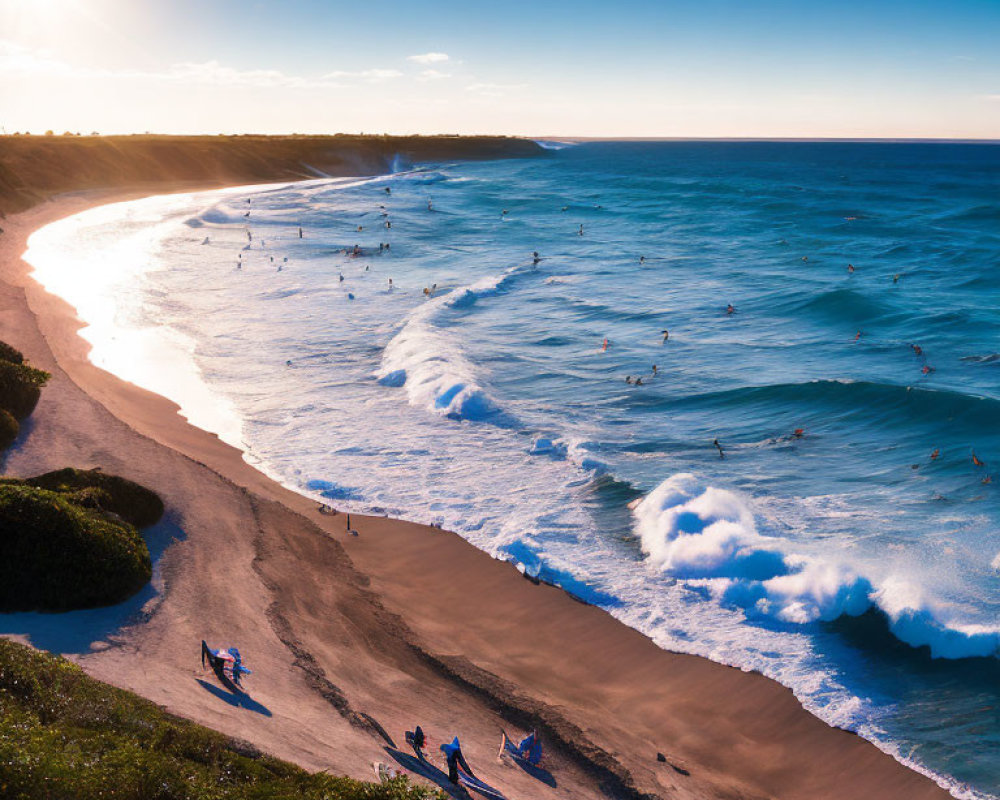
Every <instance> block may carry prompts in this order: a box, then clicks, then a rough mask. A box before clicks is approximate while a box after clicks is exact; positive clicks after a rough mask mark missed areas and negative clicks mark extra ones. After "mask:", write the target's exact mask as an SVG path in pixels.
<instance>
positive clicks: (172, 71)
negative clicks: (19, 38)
mask: <svg viewBox="0 0 1000 800" xmlns="http://www.w3.org/2000/svg"><path fill="white" fill-rule="evenodd" d="M12 74H13V75H25V74H34V75H49V76H66V77H75V78H117V79H125V80H129V79H132V80H154V81H169V82H172V83H190V84H200V85H209V86H248V87H256V88H261V89H269V88H276V87H277V88H288V89H335V88H343V87H344V86H346V85H348V84H349V83H350V82H351V81H352V80H353V81H355V82H356V81H367V82H377V81H384V80H390V79H392V78H401V77H403V73H402V72H400V71H399V70H397V69H364V70H355V71H348V70H337V71H334V72H330V73H327V74H326V75H321V76H320V77H318V78H317V77H308V76H302V75H289V74H287V73H285V72H281V71H280V70H276V69H238V68H236V67H230V66H226V65H225V64H221V63H219V62H218V61H215V60H212V61H204V62H195V61H185V62H182V63H179V64H172V65H170V66H169V67H167V68H166V69H163V70H154V71H142V70H119V71H113V70H108V69H101V68H94V67H81V66H77V65H74V64H70V63H67V62H65V61H60V60H58V59H55V58H52V57H50V56H49V55H48V53H46V52H45V51H42V50H32V49H31V48H28V47H24V46H23V45H20V44H18V43H16V42H12V41H8V40H4V39H0V77H2V76H3V75H12Z"/></svg>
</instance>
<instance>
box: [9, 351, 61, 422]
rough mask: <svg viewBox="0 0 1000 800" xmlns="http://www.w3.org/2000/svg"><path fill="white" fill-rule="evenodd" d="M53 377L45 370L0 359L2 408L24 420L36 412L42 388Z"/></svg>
mask: <svg viewBox="0 0 1000 800" xmlns="http://www.w3.org/2000/svg"><path fill="white" fill-rule="evenodd" d="M51 377H52V376H51V375H49V373H47V372H45V371H44V370H40V369H35V368H34V367H29V366H28V365H27V364H15V363H13V362H11V361H4V360H2V359H0V408H4V409H6V410H7V411H9V412H10V413H11V414H12V415H13V416H14V417H15V418H16V419H24V418H25V417H26V416H28V415H29V414H30V413H31V412H32V411H34V410H35V406H36V405H38V398H39V397H40V396H41V393H42V391H41V389H42V386H44V385H45V382H46V381H47V380H48V379H49V378H51Z"/></svg>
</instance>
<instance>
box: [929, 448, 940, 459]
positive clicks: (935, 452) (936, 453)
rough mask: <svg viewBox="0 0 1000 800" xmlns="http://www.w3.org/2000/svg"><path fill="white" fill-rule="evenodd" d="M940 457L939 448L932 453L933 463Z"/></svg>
mask: <svg viewBox="0 0 1000 800" xmlns="http://www.w3.org/2000/svg"><path fill="white" fill-rule="evenodd" d="M939 455H941V451H940V450H939V449H938V448H937V447H935V448H934V452H933V453H931V461H937V458H938V456H939Z"/></svg>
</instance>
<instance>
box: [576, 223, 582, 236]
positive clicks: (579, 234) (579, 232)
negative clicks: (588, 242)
mask: <svg viewBox="0 0 1000 800" xmlns="http://www.w3.org/2000/svg"><path fill="white" fill-rule="evenodd" d="M577 235H578V236H583V225H581V226H580V230H578V231H577Z"/></svg>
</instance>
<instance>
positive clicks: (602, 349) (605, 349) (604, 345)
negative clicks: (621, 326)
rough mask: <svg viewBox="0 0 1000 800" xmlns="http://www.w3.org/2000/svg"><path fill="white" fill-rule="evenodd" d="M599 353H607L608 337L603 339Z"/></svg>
mask: <svg viewBox="0 0 1000 800" xmlns="http://www.w3.org/2000/svg"><path fill="white" fill-rule="evenodd" d="M601 352H602V353H606V352H608V337H607V336H605V337H604V344H602V345H601Z"/></svg>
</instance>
